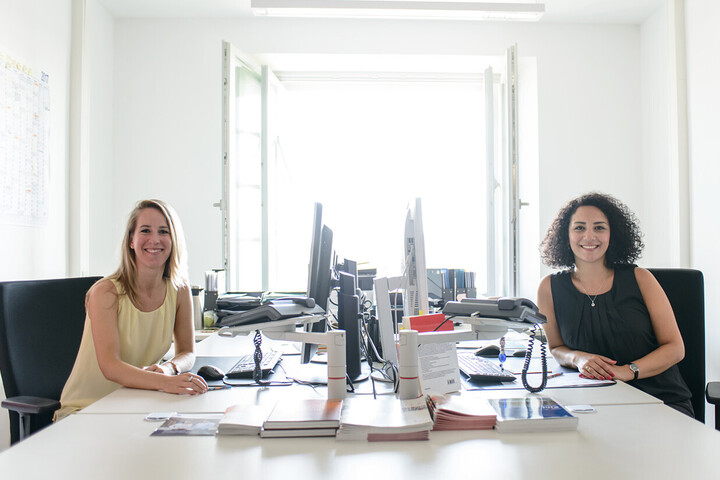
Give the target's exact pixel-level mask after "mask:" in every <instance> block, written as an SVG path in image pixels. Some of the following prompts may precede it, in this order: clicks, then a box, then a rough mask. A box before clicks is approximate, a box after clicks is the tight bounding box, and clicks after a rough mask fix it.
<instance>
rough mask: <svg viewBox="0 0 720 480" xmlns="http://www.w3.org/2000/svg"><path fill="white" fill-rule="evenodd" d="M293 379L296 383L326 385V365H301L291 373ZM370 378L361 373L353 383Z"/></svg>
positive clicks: (366, 374)
mask: <svg viewBox="0 0 720 480" xmlns="http://www.w3.org/2000/svg"><path fill="white" fill-rule="evenodd" d="M292 375H293V378H294V379H295V381H296V382H298V383H308V384H311V385H327V381H328V379H327V363H314V362H313V363H303V364H300V365H298V366H297V367H295V370H293V372H292ZM369 377H370V376H369V375H368V373H366V372H364V371H363V372H361V373H360V375H358V376H357V377H356V378H353V379H352V381H353V383H358V382H364V381H365V380H367V379H368V378H369Z"/></svg>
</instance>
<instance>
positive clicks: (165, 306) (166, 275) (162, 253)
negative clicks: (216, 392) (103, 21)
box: [55, 200, 207, 420]
mask: <svg viewBox="0 0 720 480" xmlns="http://www.w3.org/2000/svg"><path fill="white" fill-rule="evenodd" d="M86 310H87V317H86V319H85V329H84V331H83V337H82V341H81V343H80V349H79V351H78V356H77V359H76V360H75V365H74V367H73V370H72V372H71V373H70V377H69V378H68V381H67V383H66V384H65V388H64V389H63V392H62V396H61V398H60V402H61V404H62V406H61V408H60V410H58V411H57V412H56V414H55V419H56V420H58V419H61V418H63V417H65V416H67V415H69V414H71V413H74V412H76V411H78V410H80V409H82V408H85V407H86V406H88V405H89V404H91V403H93V402H94V401H96V400H98V399H100V398H102V397H104V396H105V395H107V394H109V393H111V392H113V391H114V390H116V389H118V388H120V387H122V386H125V387H132V388H140V389H146V390H160V391H163V392H168V393H175V394H187V395H197V394H200V393H205V392H206V391H207V383H205V381H204V380H203V379H202V378H200V377H199V376H197V375H194V374H192V373H189V372H188V370H190V369H191V368H192V366H193V363H194V362H195V354H194V331H193V318H192V299H191V293H190V287H189V285H188V282H187V279H186V258H185V241H184V236H183V232H182V226H181V224H180V219H179V218H178V216H177V213H175V211H174V210H173V209H172V207H170V205H168V204H166V203H164V202H162V201H160V200H143V201H141V202H138V204H137V205H136V207H135V209H134V210H133V211H132V212H131V213H130V217H129V219H128V223H127V228H126V229H125V236H124V239H123V244H122V263H121V265H120V267H119V268H118V269H117V271H116V272H115V273H114V274H112V275H110V276H109V277H106V278H104V279H102V280H100V281H98V282H97V283H96V284H95V285H93V286H92V288H91V289H90V291H89V292H88V294H87V297H86ZM173 338H174V340H175V356H174V357H173V358H172V359H171V360H169V361H167V362H163V363H160V362H161V360H162V357H163V355H165V354H166V353H167V351H168V350H169V349H170V346H171V343H172V340H173Z"/></svg>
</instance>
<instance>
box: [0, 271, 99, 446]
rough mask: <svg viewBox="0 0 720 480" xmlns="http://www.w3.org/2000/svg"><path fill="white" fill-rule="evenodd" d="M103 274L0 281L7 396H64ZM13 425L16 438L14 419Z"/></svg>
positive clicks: (0, 369)
mask: <svg viewBox="0 0 720 480" xmlns="http://www.w3.org/2000/svg"><path fill="white" fill-rule="evenodd" d="M100 278H102V277H80V278H63V279H56V280H26V281H14V282H0V374H1V375H2V381H3V385H4V387H5V396H6V397H8V398H9V397H14V396H18V395H29V396H36V397H45V398H50V399H54V400H59V399H60V394H61V393H62V389H63V387H64V386H65V382H66V381H67V378H68V376H69V375H70V371H71V370H72V367H73V364H74V363H75V357H76V356H77V352H78V349H79V347H80V340H81V338H82V332H83V325H84V323H85V294H86V293H87V291H88V290H89V289H90V287H91V286H92V285H93V284H94V283H95V282H96V281H97V280H99V279H100ZM11 417H12V415H11ZM10 426H11V429H12V432H11V433H12V434H13V435H12V436H13V437H14V436H15V435H14V434H16V433H17V432H16V431H15V428H14V427H15V422H14V421H12V419H11V425H10Z"/></svg>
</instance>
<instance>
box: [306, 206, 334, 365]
mask: <svg viewBox="0 0 720 480" xmlns="http://www.w3.org/2000/svg"><path fill="white" fill-rule="evenodd" d="M312 232H313V233H312V241H311V243H310V264H309V267H308V290H307V296H308V297H310V298H313V299H314V300H315V304H316V305H318V306H319V307H321V308H322V309H323V310H325V311H326V312H327V305H328V298H329V297H330V288H331V278H332V273H331V270H330V263H331V261H332V241H333V233H332V230H330V228H328V227H327V226H326V225H323V223H322V205H321V204H320V203H316V204H315V213H314V219H313V228H312ZM307 329H308V331H312V332H324V331H325V330H326V329H327V324H326V323H325V322H322V321H320V322H316V323H313V324H310V325H308V327H307ZM316 351H317V345H314V344H308V343H305V344H303V348H302V358H301V361H302V363H308V362H309V361H310V359H311V358H312V356H313V355H315V352H316Z"/></svg>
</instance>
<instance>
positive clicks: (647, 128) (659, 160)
mask: <svg viewBox="0 0 720 480" xmlns="http://www.w3.org/2000/svg"><path fill="white" fill-rule="evenodd" d="M667 29H668V18H667V11H666V10H665V9H660V10H659V11H658V12H657V13H656V14H655V15H653V16H652V17H650V18H649V19H648V20H646V21H645V22H644V23H643V25H642V28H641V35H642V42H641V45H642V55H641V68H642V72H641V88H640V95H641V99H642V124H641V132H642V157H641V165H642V171H643V175H642V176H641V177H640V178H638V186H641V187H642V190H643V192H644V198H643V202H642V204H640V205H638V207H639V208H638V210H636V212H635V213H636V214H637V215H638V218H639V219H640V223H641V227H642V228H643V230H644V231H646V234H645V238H644V241H645V253H644V255H643V258H641V259H640V260H639V263H640V264H641V265H643V266H645V267H651V266H652V267H677V266H680V265H679V257H678V256H677V255H676V253H677V252H676V251H673V250H672V249H670V248H668V247H670V246H671V243H670V240H671V239H670V238H668V234H667V232H664V229H665V228H666V227H667V226H668V224H669V217H668V215H666V213H667V212H670V211H672V203H671V202H672V198H673V197H672V195H671V193H670V192H671V190H672V189H671V182H672V172H671V171H670V151H669V150H670V144H669V139H668V137H669V134H670V131H669V129H670V125H669V122H668V115H669V111H668V110H669V109H668V103H669V101H670V98H669V96H668V88H669V79H668V76H669V65H668V60H669V59H668V49H669V45H668V39H667ZM647 232H650V233H651V235H652V236H648V233H647Z"/></svg>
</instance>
